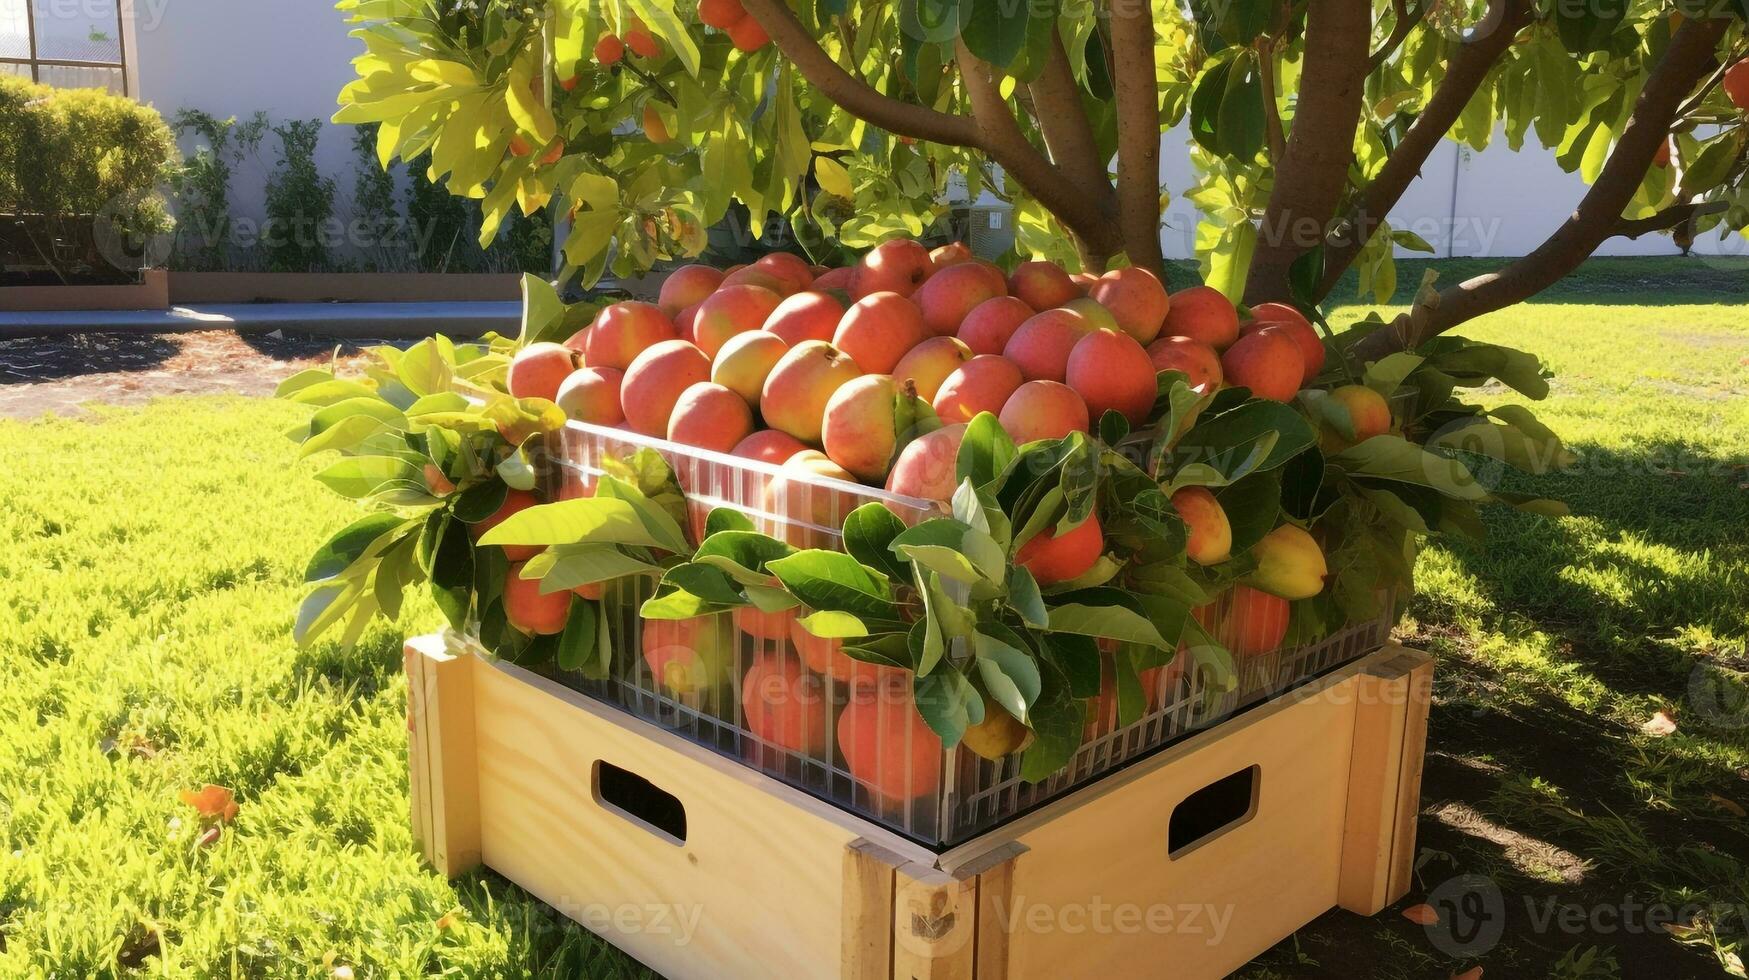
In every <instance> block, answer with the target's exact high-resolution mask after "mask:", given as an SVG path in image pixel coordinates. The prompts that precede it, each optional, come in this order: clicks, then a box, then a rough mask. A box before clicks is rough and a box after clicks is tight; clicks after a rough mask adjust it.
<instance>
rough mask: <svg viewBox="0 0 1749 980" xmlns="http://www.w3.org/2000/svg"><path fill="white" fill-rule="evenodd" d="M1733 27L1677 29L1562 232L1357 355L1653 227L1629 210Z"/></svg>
mask: <svg viewBox="0 0 1749 980" xmlns="http://www.w3.org/2000/svg"><path fill="white" fill-rule="evenodd" d="M1728 24H1729V21H1728V20H1725V19H1723V18H1715V19H1709V20H1690V21H1688V22H1687V23H1685V24H1683V25H1682V28H1681V29H1680V30H1678V31H1677V32H1676V36H1675V37H1674V38H1672V39H1671V41H1670V45H1669V47H1668V48H1666V49H1665V52H1664V57H1663V58H1661V59H1660V60H1659V62H1658V64H1657V65H1656V66H1655V67H1654V68H1653V69H1652V72H1651V74H1650V76H1649V77H1648V78H1647V79H1646V85H1645V88H1643V89H1641V91H1640V96H1639V99H1638V101H1636V102H1635V103H1634V111H1633V114H1632V115H1630V116H1629V117H1628V123H1627V126H1626V127H1625V128H1624V129H1623V130H1622V134H1621V137H1620V138H1619V139H1618V140H1617V141H1616V145H1615V149H1614V150H1613V151H1612V152H1611V153H1610V155H1609V159H1608V160H1606V161H1605V162H1604V164H1603V169H1602V171H1601V172H1600V173H1599V174H1598V176H1597V180H1596V182H1595V183H1593V184H1592V185H1591V189H1590V190H1589V191H1587V192H1586V194H1585V196H1584V198H1582V199H1581V200H1580V201H1579V206H1578V208H1576V209H1575V210H1574V211H1573V213H1572V215H1571V216H1569V217H1568V218H1567V220H1566V221H1565V222H1563V223H1562V224H1561V226H1560V227H1559V228H1557V229H1555V232H1554V234H1552V235H1550V236H1549V237H1548V239H1547V240H1546V241H1544V242H1543V243H1542V244H1541V245H1538V246H1537V247H1536V249H1535V250H1533V251H1532V252H1531V253H1530V254H1529V255H1526V256H1525V257H1524V258H1521V259H1518V260H1517V261H1514V262H1512V263H1510V264H1508V265H1507V266H1506V267H1505V268H1503V269H1501V270H1500V271H1499V272H1494V273H1489V274H1488V275H1484V276H1477V277H1475V278H1473V279H1469V280H1467V281H1465V282H1462V283H1459V284H1458V285H1456V286H1453V287H1451V288H1450V289H1446V290H1444V291H1442V292H1440V293H1439V295H1438V298H1437V300H1435V301H1434V302H1429V303H1417V305H1416V308H1415V309H1414V310H1412V311H1411V312H1410V313H1405V314H1403V315H1402V316H1399V317H1398V318H1397V320H1396V321H1395V322H1394V323H1392V324H1391V326H1390V327H1388V328H1386V329H1382V330H1379V331H1376V332H1374V333H1373V334H1371V335H1369V336H1368V337H1366V338H1365V339H1363V340H1362V341H1361V342H1360V343H1359V344H1357V345H1356V346H1355V349H1354V354H1355V356H1356V357H1357V358H1359V359H1360V360H1362V361H1367V360H1375V359H1377V358H1379V357H1382V356H1384V355H1385V354H1388V353H1390V352H1392V351H1394V350H1404V349H1408V348H1413V347H1415V346H1417V345H1419V344H1421V343H1422V342H1424V341H1426V340H1427V339H1429V338H1431V337H1435V336H1438V335H1439V334H1441V333H1444V332H1445V331H1447V330H1449V329H1451V328H1452V327H1455V326H1457V325H1458V324H1460V323H1464V322H1466V321H1469V320H1473V319H1475V318H1476V317H1479V316H1481V315H1483V314H1485V313H1492V312H1493V311H1495V310H1500V309H1505V308H1506V307H1508V306H1511V305H1513V304H1515V303H1521V302H1523V301H1524V300H1527V299H1529V298H1530V297H1532V296H1534V295H1536V294H1537V293H1539V292H1541V291H1542V290H1544V289H1547V288H1548V287H1549V286H1551V285H1553V284H1554V283H1555V282H1557V281H1558V280H1560V279H1561V278H1562V277H1563V276H1566V275H1567V274H1568V273H1570V272H1572V271H1573V270H1574V269H1576V268H1578V267H1579V264H1580V263H1581V262H1583V261H1585V259H1586V257H1588V256H1589V255H1591V253H1592V252H1595V251H1596V250H1597V246H1599V245H1601V244H1602V243H1603V242H1604V241H1605V240H1606V239H1608V238H1611V237H1613V236H1615V235H1618V234H1622V233H1623V229H1624V228H1626V229H1627V230H1629V231H1633V232H1634V233H1636V234H1638V233H1640V230H1641V229H1642V228H1646V229H1648V230H1649V228H1650V226H1649V225H1646V226H1642V225H1641V224H1639V223H1637V222H1623V221H1622V218H1621V213H1622V211H1623V210H1624V209H1625V208H1626V207H1627V205H1628V202H1629V201H1631V200H1633V196H1634V192H1635V191H1636V190H1638V189H1639V186H1640V183H1641V182H1642V181H1644V180H1645V178H1646V172H1647V170H1649V169H1650V168H1651V166H1652V159H1653V157H1655V156H1656V155H1657V153H1658V147H1659V145H1660V144H1662V143H1663V142H1664V140H1665V138H1666V134H1668V133H1669V132H1670V123H1671V121H1672V120H1673V119H1675V117H1676V112H1677V110H1678V109H1679V107H1680V106H1681V104H1682V101H1683V99H1685V98H1686V97H1687V96H1688V94H1689V93H1690V92H1692V91H1693V90H1694V87H1695V86H1696V85H1697V84H1699V83H1700V81H1701V80H1702V79H1703V78H1705V77H1706V75H1707V73H1708V72H1710V71H1712V70H1713V67H1714V66H1715V65H1716V64H1717V48H1718V43H1719V39H1720V38H1721V37H1722V36H1723V35H1724V32H1725V28H1726V26H1727V25H1728ZM1685 207H1688V205H1682V206H1678V207H1677V208H1672V209H1669V210H1667V211H1666V212H1663V213H1661V215H1655V216H1653V218H1654V219H1658V220H1661V221H1669V222H1671V223H1672V224H1679V223H1680V219H1681V218H1683V217H1684V215H1683V214H1682V210H1681V209H1682V208H1685ZM1692 216H1693V214H1692V213H1690V214H1688V215H1686V217H1692ZM1643 220H1645V221H1649V222H1652V223H1653V224H1656V223H1657V221H1654V220H1653V219H1643Z"/></svg>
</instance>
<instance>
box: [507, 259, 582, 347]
mask: <svg viewBox="0 0 1749 980" xmlns="http://www.w3.org/2000/svg"><path fill="white" fill-rule="evenodd" d="M564 320H565V303H564V301H563V300H561V299H559V291H558V290H556V289H554V288H553V284H552V283H550V282H547V281H546V280H545V279H542V278H541V277H539V276H536V275H533V274H531V273H526V272H525V273H523V275H522V328H521V329H520V330H519V331H517V336H516V346H517V347H519V348H521V347H527V346H528V345H529V344H536V343H540V342H541V341H562V340H565V339H566V337H568V336H570V335H569V334H567V335H566V336H565V337H560V336H557V334H558V332H559V328H560V327H561V326H562V325H563V324H564Z"/></svg>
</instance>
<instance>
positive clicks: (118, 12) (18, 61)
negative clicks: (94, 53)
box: [0, 0, 133, 95]
mask: <svg viewBox="0 0 1749 980" xmlns="http://www.w3.org/2000/svg"><path fill="white" fill-rule="evenodd" d="M131 6H132V4H131V3H130V2H128V0H116V3H115V39H116V51H117V52H119V53H118V54H117V56H116V60H115V61H88V60H83V59H79V58H40V57H38V56H37V50H36V0H24V24H25V33H26V34H27V35H28V40H29V41H30V54H29V56H28V57H24V58H16V57H0V65H23V66H25V67H28V68H29V69H30V80H31V81H33V82H37V83H41V82H42V68H43V66H44V65H47V66H49V67H51V68H116V69H120V71H121V94H122V95H132V94H133V91H132V89H133V86H132V84H131V83H130V79H129V76H130V75H131V74H132V73H131V72H130V71H129V70H128V30H127V22H128V12H129V8H130V7H131Z"/></svg>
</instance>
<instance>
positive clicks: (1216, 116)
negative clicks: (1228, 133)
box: [1190, 61, 1233, 156]
mask: <svg viewBox="0 0 1749 980" xmlns="http://www.w3.org/2000/svg"><path fill="white" fill-rule="evenodd" d="M1232 70H1233V62H1231V61H1223V62H1220V63H1218V64H1216V65H1214V66H1213V67H1211V68H1209V69H1208V70H1207V71H1205V72H1203V74H1202V78H1201V79H1199V80H1198V81H1197V83H1196V89H1195V91H1193V92H1192V93H1191V96H1190V138H1191V139H1193V140H1195V141H1196V143H1197V145H1198V146H1201V147H1202V148H1203V149H1205V150H1207V151H1208V152H1210V153H1212V154H1214V155H1215V156H1224V155H1225V153H1226V150H1225V147H1224V146H1223V145H1222V143H1221V104H1222V102H1224V101H1225V100H1226V97H1227V77H1228V75H1229V74H1230V73H1231V72H1232Z"/></svg>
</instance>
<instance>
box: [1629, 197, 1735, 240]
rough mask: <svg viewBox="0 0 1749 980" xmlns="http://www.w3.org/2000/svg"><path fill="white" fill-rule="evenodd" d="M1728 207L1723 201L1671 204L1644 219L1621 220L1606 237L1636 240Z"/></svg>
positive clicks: (1716, 212)
mask: <svg viewBox="0 0 1749 980" xmlns="http://www.w3.org/2000/svg"><path fill="white" fill-rule="evenodd" d="M1728 207H1729V205H1727V204H1726V203H1725V202H1724V201H1708V202H1705V203H1693V204H1672V205H1671V206H1669V207H1667V208H1665V209H1663V210H1662V211H1659V212H1657V213H1656V214H1649V215H1647V216H1645V217H1644V218H1634V219H1631V220H1630V219H1628V218H1623V219H1621V220H1620V221H1617V222H1616V223H1615V227H1613V228H1611V229H1610V231H1609V235H1608V236H1606V237H1610V238H1638V237H1640V236H1641V235H1650V234H1654V233H1656V232H1660V231H1668V230H1670V229H1671V228H1675V227H1677V226H1679V225H1684V224H1687V223H1688V222H1690V221H1693V220H1694V219H1695V218H1700V217H1705V216H1706V215H1709V214H1718V213H1720V212H1722V211H1724V210H1726V209H1727V208H1728Z"/></svg>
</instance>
